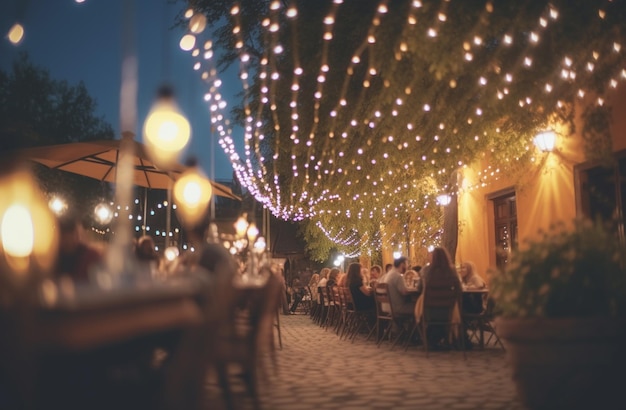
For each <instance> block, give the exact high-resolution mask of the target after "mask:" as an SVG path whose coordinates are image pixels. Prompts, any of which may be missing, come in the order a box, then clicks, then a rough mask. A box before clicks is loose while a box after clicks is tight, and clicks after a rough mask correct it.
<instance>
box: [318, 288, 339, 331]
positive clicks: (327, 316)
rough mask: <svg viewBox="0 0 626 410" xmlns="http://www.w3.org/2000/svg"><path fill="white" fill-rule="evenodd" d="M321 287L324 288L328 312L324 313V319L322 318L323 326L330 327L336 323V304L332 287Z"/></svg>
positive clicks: (323, 293)
mask: <svg viewBox="0 0 626 410" xmlns="http://www.w3.org/2000/svg"><path fill="white" fill-rule="evenodd" d="M320 289H321V290H322V295H323V298H324V308H325V310H326V312H325V313H324V319H323V320H322V327H323V328H324V329H328V326H331V325H332V324H333V323H334V316H335V307H336V305H335V300H334V298H333V292H332V289H331V288H329V287H328V286H325V287H323V288H320Z"/></svg>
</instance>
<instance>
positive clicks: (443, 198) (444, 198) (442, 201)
mask: <svg viewBox="0 0 626 410" xmlns="http://www.w3.org/2000/svg"><path fill="white" fill-rule="evenodd" d="M450 202H452V197H451V196H450V195H448V194H442V195H439V196H438V197H437V203H438V204H439V205H442V206H447V205H450Z"/></svg>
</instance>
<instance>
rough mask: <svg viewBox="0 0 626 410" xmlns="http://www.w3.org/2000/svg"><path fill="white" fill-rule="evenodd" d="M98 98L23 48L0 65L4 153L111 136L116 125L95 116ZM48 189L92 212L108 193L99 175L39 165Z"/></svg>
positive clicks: (0, 137) (0, 143) (73, 205)
mask: <svg viewBox="0 0 626 410" xmlns="http://www.w3.org/2000/svg"><path fill="white" fill-rule="evenodd" d="M96 108H97V104H96V100H95V99H94V98H92V97H91V96H90V95H89V93H88V91H87V88H86V87H85V85H84V84H83V83H82V82H81V83H79V84H78V85H70V84H68V83H67V82H66V81H62V80H56V79H53V78H51V76H50V73H49V72H48V71H47V70H46V69H45V68H43V67H40V66H37V65H35V64H34V63H33V62H32V61H31V60H30V59H29V58H28V56H27V55H26V54H20V56H19V58H18V59H17V60H15V61H14V62H13V65H12V67H11V70H10V71H3V70H0V153H3V154H6V153H10V152H12V151H13V150H17V149H20V148H28V147H33V146H39V145H53V144H63V143H71V142H77V141H87V140H97V139H112V138H113V129H112V128H111V125H110V124H108V123H107V122H105V121H104V119H103V118H101V117H98V116H96V114H95V112H96ZM36 173H37V176H38V179H39V181H40V183H41V184H42V185H43V188H44V190H45V191H46V192H49V193H60V194H63V195H64V196H65V197H66V198H65V199H66V200H67V201H68V203H70V206H71V208H73V209H72V211H73V212H75V213H76V214H77V215H79V216H81V217H82V216H85V215H87V214H91V213H92V212H91V211H93V206H95V203H97V202H98V201H100V200H102V199H103V198H102V197H103V196H104V195H105V194H107V193H108V188H106V187H103V186H102V184H101V183H100V182H98V181H94V180H92V179H89V178H86V177H81V176H79V175H74V174H69V173H66V172H62V171H55V170H50V169H47V168H45V167H43V166H38V167H36Z"/></svg>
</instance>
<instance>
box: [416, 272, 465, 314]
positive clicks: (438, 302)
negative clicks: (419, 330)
mask: <svg viewBox="0 0 626 410" xmlns="http://www.w3.org/2000/svg"><path fill="white" fill-rule="evenodd" d="M422 297H423V298H424V306H423V314H424V318H425V319H426V320H427V321H429V322H432V320H430V319H431V318H430V316H431V313H432V312H433V311H437V312H438V313H439V314H440V312H442V311H447V312H448V315H450V314H451V313H452V310H453V309H454V307H455V305H456V304H457V303H458V306H459V310H460V307H461V288H460V286H459V285H458V284H452V283H451V281H449V280H445V279H444V280H441V279H434V280H429V281H428V282H427V283H426V286H425V287H424V294H423V296H422ZM437 321H441V319H439V320H437Z"/></svg>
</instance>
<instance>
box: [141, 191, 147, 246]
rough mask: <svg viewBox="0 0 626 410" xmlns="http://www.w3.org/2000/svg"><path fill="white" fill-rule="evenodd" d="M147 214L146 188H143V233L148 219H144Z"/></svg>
mask: <svg viewBox="0 0 626 410" xmlns="http://www.w3.org/2000/svg"><path fill="white" fill-rule="evenodd" d="M147 216H148V188H144V189H143V224H142V226H143V234H144V235H145V234H146V227H147V226H148V221H147V220H146V218H147Z"/></svg>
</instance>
